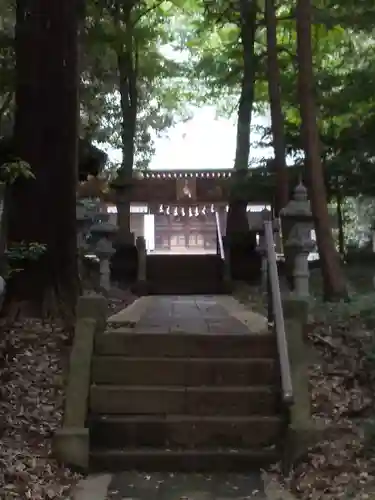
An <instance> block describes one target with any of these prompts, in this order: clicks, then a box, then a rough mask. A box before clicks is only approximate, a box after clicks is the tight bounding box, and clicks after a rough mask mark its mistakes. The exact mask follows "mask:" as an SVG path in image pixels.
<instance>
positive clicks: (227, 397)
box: [90, 385, 278, 416]
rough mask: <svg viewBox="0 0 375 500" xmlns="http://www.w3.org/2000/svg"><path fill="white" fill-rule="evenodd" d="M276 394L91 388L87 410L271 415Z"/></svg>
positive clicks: (248, 389) (249, 390)
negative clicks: (88, 408)
mask: <svg viewBox="0 0 375 500" xmlns="http://www.w3.org/2000/svg"><path fill="white" fill-rule="evenodd" d="M277 403H278V394H277V391H274V390H273V388H272V387H270V386H257V387H167V386H164V387H161V386H114V385H92V386H91V390H90V411H91V413H98V414H124V415H140V414H141V415H168V414H180V415H207V416H208V415H222V416H229V415H236V416H242V415H253V414H257V415H274V414H275V413H277V407H278V404H277Z"/></svg>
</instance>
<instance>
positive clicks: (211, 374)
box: [91, 356, 277, 386]
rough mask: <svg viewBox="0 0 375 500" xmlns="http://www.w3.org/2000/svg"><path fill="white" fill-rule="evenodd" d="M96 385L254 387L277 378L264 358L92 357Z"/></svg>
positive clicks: (272, 381) (92, 376)
mask: <svg viewBox="0 0 375 500" xmlns="http://www.w3.org/2000/svg"><path fill="white" fill-rule="evenodd" d="M91 380H92V381H93V382H94V383H97V384H118V385H182V386H202V385H203V386H207V385H209V386H225V385H227V386H228V385H229V386H254V385H271V384H273V383H275V382H276V381H277V371H276V362H275V360H273V359H264V358H258V359H257V358H255V359H247V358H224V359H222V358H185V357H184V358H165V357H164V358H128V357H125V356H94V358H93V362H92V369H91Z"/></svg>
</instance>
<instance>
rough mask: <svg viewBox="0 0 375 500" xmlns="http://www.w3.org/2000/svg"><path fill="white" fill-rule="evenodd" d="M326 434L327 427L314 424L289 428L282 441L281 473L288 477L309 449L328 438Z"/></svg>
mask: <svg viewBox="0 0 375 500" xmlns="http://www.w3.org/2000/svg"><path fill="white" fill-rule="evenodd" d="M327 432H329V428H328V427H326V426H325V427H323V426H322V427H320V426H318V425H315V424H314V422H311V423H310V424H308V425H307V426H303V427H300V426H298V427H294V426H290V427H289V428H288V431H287V435H286V437H285V441H284V443H285V444H284V456H283V460H282V465H283V473H284V474H285V475H288V474H289V472H290V471H291V469H292V468H293V467H294V466H295V465H296V463H297V462H299V461H300V460H302V459H303V458H304V457H305V456H306V453H307V452H308V450H309V448H311V447H313V446H315V445H316V444H318V443H319V442H320V441H321V440H323V439H324V438H325V437H328V436H327Z"/></svg>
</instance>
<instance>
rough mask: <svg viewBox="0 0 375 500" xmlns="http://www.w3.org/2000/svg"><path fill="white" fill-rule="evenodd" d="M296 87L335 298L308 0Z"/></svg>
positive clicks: (338, 291)
mask: <svg viewBox="0 0 375 500" xmlns="http://www.w3.org/2000/svg"><path fill="white" fill-rule="evenodd" d="M296 19H297V57H298V84H299V85H298V87H299V101H300V112H301V120H302V126H301V127H302V128H301V132H302V137H303V141H304V150H305V162H306V167H307V174H308V179H309V186H308V187H309V196H310V201H311V208H312V213H313V217H314V223H315V232H316V237H317V244H318V249H319V255H320V262H321V269H322V274H323V285H324V297H325V299H326V300H337V299H340V298H345V297H347V288H346V281H345V277H344V273H343V271H342V269H341V265H340V259H339V255H338V253H337V251H336V248H335V244H334V241H333V236H332V229H331V223H330V217H329V213H328V206H327V194H326V187H325V183H324V175H323V166H322V161H321V156H320V155H321V152H320V148H321V145H320V139H319V133H318V127H317V122H316V108H315V102H314V74H313V62H312V61H313V59H312V45H311V22H312V5H311V0H298V1H297V10H296Z"/></svg>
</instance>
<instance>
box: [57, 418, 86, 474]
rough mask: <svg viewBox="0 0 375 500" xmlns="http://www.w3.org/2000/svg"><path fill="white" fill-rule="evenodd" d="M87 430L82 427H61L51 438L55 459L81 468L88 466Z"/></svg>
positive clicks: (84, 468)
mask: <svg viewBox="0 0 375 500" xmlns="http://www.w3.org/2000/svg"><path fill="white" fill-rule="evenodd" d="M89 448H90V439H89V430H88V429H86V428H82V427H63V428H61V429H59V430H58V431H56V433H55V436H54V438H53V453H54V455H55V457H56V458H57V460H59V461H61V462H63V463H64V464H66V465H68V466H70V467H75V468H78V469H82V470H87V469H88V466H89Z"/></svg>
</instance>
